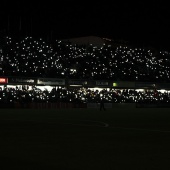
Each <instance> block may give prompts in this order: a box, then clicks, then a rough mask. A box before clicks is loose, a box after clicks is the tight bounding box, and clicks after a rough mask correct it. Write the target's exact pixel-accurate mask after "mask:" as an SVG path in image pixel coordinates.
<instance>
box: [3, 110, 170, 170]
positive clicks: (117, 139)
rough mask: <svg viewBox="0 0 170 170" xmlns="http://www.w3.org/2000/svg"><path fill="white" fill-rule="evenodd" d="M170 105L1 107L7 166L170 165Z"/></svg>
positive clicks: (99, 168) (98, 168)
mask: <svg viewBox="0 0 170 170" xmlns="http://www.w3.org/2000/svg"><path fill="white" fill-rule="evenodd" d="M169 160H170V109H163V108H160V109H151V108H148V109H133V110H131V109H108V110H106V111H99V110H97V109H58V110H38V109H37V110H36V109H35V110H30V109H15V110H12V109H11V110H10V109H1V110H0V169H1V170H8V169H9V170H13V169H17V170H47V169H49V170H53V169H55V170H132V169H134V170H152V169H154V170H155V169H156V170H158V169H160V170H165V169H167V170H169V169H170V163H169Z"/></svg>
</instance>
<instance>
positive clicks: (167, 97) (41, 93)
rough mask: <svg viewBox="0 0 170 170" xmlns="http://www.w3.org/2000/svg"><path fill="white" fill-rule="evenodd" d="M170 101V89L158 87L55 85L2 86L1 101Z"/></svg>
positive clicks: (154, 102) (0, 91)
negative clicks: (78, 86) (113, 87)
mask: <svg viewBox="0 0 170 170" xmlns="http://www.w3.org/2000/svg"><path fill="white" fill-rule="evenodd" d="M101 99H104V102H106V103H153V104H157V103H170V91H161V90H156V89H150V90H146V89H145V90H144V89H143V90H142V89H140V90H139V89H112V88H108V89H94V88H84V87H82V88H66V87H53V88H52V89H51V90H50V91H49V90H47V89H44V90H42V89H40V88H38V87H36V86H32V87H28V86H22V88H21V87H18V86H16V87H15V88H8V87H4V88H2V87H0V103H15V102H20V103H33V102H34V103H56V102H67V103H98V102H100V100H101Z"/></svg>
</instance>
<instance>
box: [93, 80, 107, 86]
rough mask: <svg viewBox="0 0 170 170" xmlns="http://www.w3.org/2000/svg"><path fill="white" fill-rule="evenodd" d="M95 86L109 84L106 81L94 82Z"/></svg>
mask: <svg viewBox="0 0 170 170" xmlns="http://www.w3.org/2000/svg"><path fill="white" fill-rule="evenodd" d="M96 85H99V86H108V85H109V83H108V82H106V81H96Z"/></svg>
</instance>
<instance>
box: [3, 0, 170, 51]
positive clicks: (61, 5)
mask: <svg viewBox="0 0 170 170" xmlns="http://www.w3.org/2000/svg"><path fill="white" fill-rule="evenodd" d="M1 9H2V10H1V11H0V14H1V17H0V21H1V27H0V29H1V30H5V31H6V32H7V33H8V34H9V35H12V36H16V37H17V36H21V35H22V36H25V35H28V36H29V35H31V36H34V37H42V38H45V39H65V38H74V37H81V36H99V37H106V38H111V39H116V40H126V41H130V42H134V43H139V44H140V43H141V44H144V45H145V44H150V45H155V46H161V47H166V48H169V49H170V44H169V39H170V19H169V17H170V10H169V6H168V4H166V3H163V2H159V3H156V2H155V1H150V2H149V3H147V2H144V1H140V2H131V3H129V2H116V3H115V2H114V1H113V2H111V1H110V2H109V1H107V2H106V1H103V2H97V1H96V2H93V1H84V2H83V1H78V2H76V1H74V0H70V1H66V0H62V1H52V0H48V1H45V2H43V1H36V2H35V1H31V0H23V1H21V0H20V1H11V2H10V1H6V0H4V2H3V1H2V4H1Z"/></svg>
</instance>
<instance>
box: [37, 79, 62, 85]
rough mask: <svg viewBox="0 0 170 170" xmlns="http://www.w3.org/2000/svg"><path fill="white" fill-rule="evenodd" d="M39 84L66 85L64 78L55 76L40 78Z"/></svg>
mask: <svg viewBox="0 0 170 170" xmlns="http://www.w3.org/2000/svg"><path fill="white" fill-rule="evenodd" d="M37 84H43V85H65V80H64V79H55V78H39V79H38V80H37Z"/></svg>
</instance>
